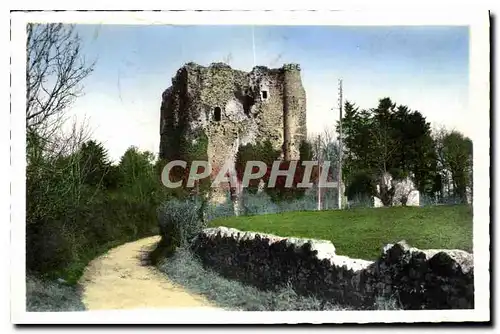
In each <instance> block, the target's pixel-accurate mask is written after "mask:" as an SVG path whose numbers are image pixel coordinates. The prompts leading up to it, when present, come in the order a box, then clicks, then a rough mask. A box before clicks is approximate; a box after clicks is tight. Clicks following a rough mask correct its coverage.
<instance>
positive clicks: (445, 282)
mask: <svg viewBox="0 0 500 334" xmlns="http://www.w3.org/2000/svg"><path fill="white" fill-rule="evenodd" d="M192 250H193V251H194V252H195V253H196V254H197V255H198V256H199V258H200V259H201V261H202V262H203V264H204V266H206V267H209V268H211V269H212V270H215V271H216V272H218V273H219V274H221V275H222V276H224V277H227V278H230V279H236V280H239V281H241V282H243V283H246V284H250V285H253V286H256V287H258V288H260V289H263V290H275V289H278V288H280V287H282V286H285V285H291V286H292V287H293V288H294V290H295V291H296V292H297V293H299V294H303V295H314V296H316V297H318V298H321V299H323V300H325V301H326V300H328V301H334V302H337V303H339V304H343V305H348V306H351V307H355V308H358V309H368V310H369V309H374V305H375V303H376V301H377V300H378V299H379V298H387V299H389V298H391V299H393V298H395V299H396V300H397V301H398V304H399V306H400V307H402V308H403V309H409V310H419V309H471V308H474V265H473V255H472V254H470V253H467V252H465V251H462V250H432V249H431V250H420V249H417V248H412V247H410V246H408V245H407V244H406V242H404V241H401V242H398V243H396V244H389V245H387V246H385V247H384V249H383V250H382V251H381V255H380V257H379V258H378V259H377V260H376V261H366V260H360V259H351V258H349V257H346V256H341V255H337V254H336V252H335V247H334V245H333V244H332V243H331V242H330V241H325V240H309V239H300V238H283V237H278V236H274V235H268V234H260V233H255V232H242V231H239V230H236V229H232V228H226V227H217V228H207V229H205V230H203V231H202V232H201V233H200V234H199V235H198V236H197V237H196V238H195V239H194V240H193V243H192Z"/></svg>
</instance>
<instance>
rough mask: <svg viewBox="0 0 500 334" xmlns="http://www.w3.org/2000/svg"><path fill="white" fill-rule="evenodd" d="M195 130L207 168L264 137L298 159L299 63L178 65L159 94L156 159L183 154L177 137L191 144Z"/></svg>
mask: <svg viewBox="0 0 500 334" xmlns="http://www.w3.org/2000/svg"><path fill="white" fill-rule="evenodd" d="M201 134H204V135H206V137H207V138H208V145H207V147H206V150H207V152H206V153H207V157H208V159H209V161H210V163H211V164H212V169H213V170H217V168H220V167H222V165H223V164H224V163H226V162H227V161H230V162H232V163H234V161H235V157H236V153H237V152H238V148H239V147H240V146H242V145H245V144H248V143H257V142H262V141H265V140H270V141H271V143H272V144H273V146H274V148H275V149H280V150H281V151H282V157H283V158H284V159H289V160H291V159H298V158H299V146H300V142H301V141H302V140H304V139H306V134H307V129H306V94H305V90H304V88H303V86H302V81H301V75H300V67H299V65H297V64H286V65H284V66H283V67H281V68H278V69H269V68H267V67H263V66H257V67H254V68H253V69H252V71H250V72H243V71H239V70H235V69H232V68H231V67H230V66H228V65H226V64H224V63H212V64H211V65H210V66H208V67H204V66H200V65H198V64H195V63H188V64H186V65H184V66H183V67H182V68H180V69H179V70H178V71H177V74H176V75H175V77H174V78H173V79H172V85H171V87H169V88H168V89H166V90H165V91H164V92H163V95H162V104H161V121H160V135H161V140H160V158H162V159H165V160H174V159H183V157H182V150H181V148H180V138H183V139H184V140H186V141H188V142H190V143H193V144H194V143H196V142H197V140H199V138H200V136H201Z"/></svg>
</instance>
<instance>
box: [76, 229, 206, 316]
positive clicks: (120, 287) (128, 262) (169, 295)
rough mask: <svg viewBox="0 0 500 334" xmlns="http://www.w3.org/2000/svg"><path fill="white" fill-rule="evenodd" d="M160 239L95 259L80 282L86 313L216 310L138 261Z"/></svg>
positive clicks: (142, 242)
mask: <svg viewBox="0 0 500 334" xmlns="http://www.w3.org/2000/svg"><path fill="white" fill-rule="evenodd" d="M158 241H159V237H150V238H145V239H141V240H138V241H134V242H131V243H127V244H124V245H121V246H119V247H116V248H113V249H112V250H110V251H109V252H108V253H107V254H105V255H102V256H100V257H98V258H96V259H94V260H93V261H92V262H91V263H90V264H89V266H88V267H87V268H86V269H85V272H84V274H83V276H82V279H81V280H80V284H81V286H82V288H83V298H82V299H83V303H84V304H85V306H86V308H87V309H88V310H98V309H135V308H180V307H190V308H193V307H202V308H212V309H213V308H215V307H214V306H212V305H210V303H209V302H208V301H207V300H206V299H204V298H203V297H201V296H194V295H192V294H190V293H188V292H186V291H185V290H184V289H183V288H182V287H180V286H177V285H174V284H173V283H171V282H170V281H169V280H168V279H167V278H166V276H165V275H164V274H162V273H161V272H159V271H158V270H157V269H156V268H154V267H151V266H145V265H144V264H143V263H142V261H141V258H142V256H143V252H144V251H145V250H148V249H151V248H152V247H153V246H154V245H155V244H156V243H157V242H158Z"/></svg>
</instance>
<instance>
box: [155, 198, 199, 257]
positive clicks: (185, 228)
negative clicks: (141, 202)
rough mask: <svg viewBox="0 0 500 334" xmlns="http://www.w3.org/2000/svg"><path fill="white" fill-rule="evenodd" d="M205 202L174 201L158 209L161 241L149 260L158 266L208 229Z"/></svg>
mask: <svg viewBox="0 0 500 334" xmlns="http://www.w3.org/2000/svg"><path fill="white" fill-rule="evenodd" d="M205 203H206V202H204V201H201V200H197V199H195V198H188V199H185V200H180V199H172V200H170V201H168V202H166V203H165V204H163V205H162V206H161V207H160V208H159V209H158V223H159V227H160V235H161V240H160V242H159V243H158V245H157V247H156V248H155V249H154V250H153V251H152V252H151V253H150V257H149V260H150V261H151V263H152V264H157V263H158V261H159V260H160V259H161V258H163V257H170V256H172V255H173V254H174V252H175V250H176V249H177V248H178V247H181V246H187V245H188V244H189V243H190V241H191V240H192V239H193V238H194V237H195V236H196V235H197V234H198V233H199V232H200V231H201V230H202V229H203V228H204V227H206V221H205V219H204V217H203V216H204V213H205V212H204V210H206V208H205Z"/></svg>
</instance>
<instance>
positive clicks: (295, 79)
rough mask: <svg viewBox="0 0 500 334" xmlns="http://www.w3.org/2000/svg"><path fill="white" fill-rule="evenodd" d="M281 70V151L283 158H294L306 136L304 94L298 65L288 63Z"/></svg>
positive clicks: (297, 157)
mask: <svg viewBox="0 0 500 334" xmlns="http://www.w3.org/2000/svg"><path fill="white" fill-rule="evenodd" d="M283 70H284V73H283V118H284V121H283V134H284V143H283V151H284V156H285V160H296V159H299V157H300V154H299V149H300V143H301V141H302V140H305V139H306V136H307V128H306V94H305V90H304V87H303V86H302V80H301V77H300V68H299V66H298V65H295V64H289V65H286V66H284V68H283Z"/></svg>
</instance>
